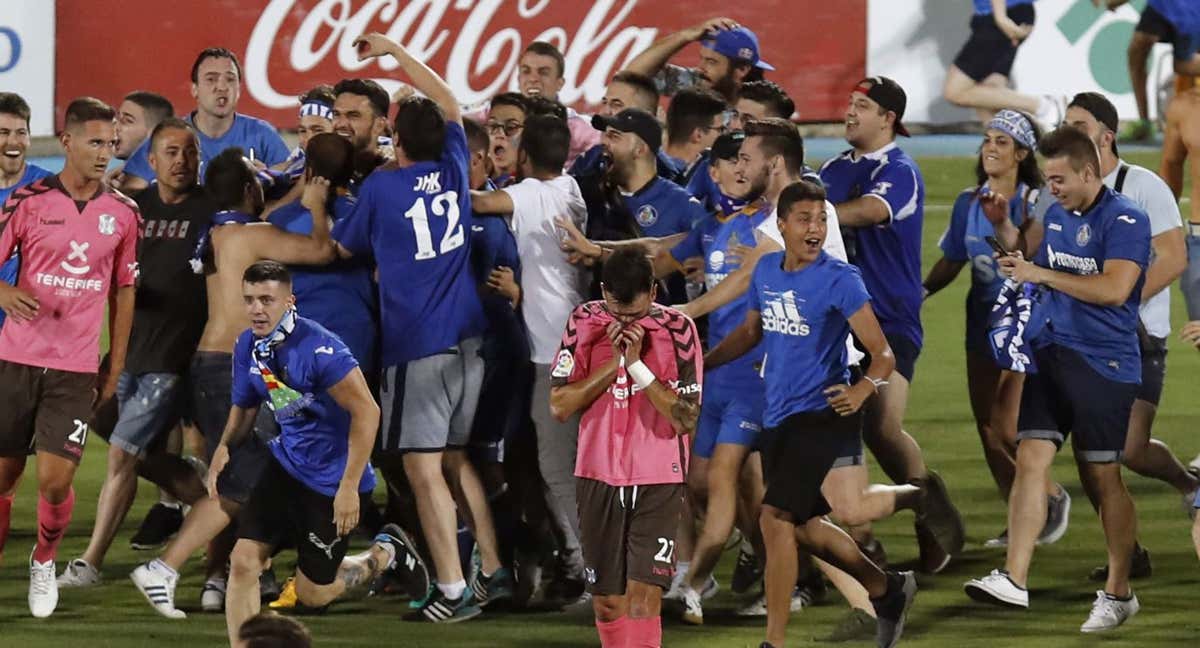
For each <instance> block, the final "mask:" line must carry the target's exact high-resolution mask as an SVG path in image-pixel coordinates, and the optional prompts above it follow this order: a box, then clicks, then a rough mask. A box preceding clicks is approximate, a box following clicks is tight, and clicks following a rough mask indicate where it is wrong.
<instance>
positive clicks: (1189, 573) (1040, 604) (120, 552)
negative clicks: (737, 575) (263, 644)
mask: <svg viewBox="0 0 1200 648" xmlns="http://www.w3.org/2000/svg"><path fill="white" fill-rule="evenodd" d="M1127 159H1128V160H1129V161H1131V162H1136V163H1138V164H1143V165H1146V166H1148V167H1150V168H1151V169H1157V167H1158V156H1157V154H1151V153H1142V154H1134V155H1131V156H1129V157H1128V158H1127ZM918 161H919V163H920V165H921V169H922V171H923V173H924V176H925V181H926V185H927V192H928V195H927V203H928V204H927V206H926V212H925V232H924V242H925V246H924V257H923V263H924V267H925V268H926V269H928V268H929V267H931V266H932V265H933V263H934V262H935V261H936V260H937V259H938V258H939V257H940V253H939V252H938V250H937V241H938V238H939V237H940V236H941V233H942V231H943V230H944V229H945V226H946V222H947V220H948V219H949V215H950V205H951V204H952V203H953V201H954V198H955V196H957V194H958V192H959V191H960V190H962V189H963V188H964V187H967V186H968V185H971V184H973V183H974V172H973V169H974V163H975V161H974V159H973V158H966V157H925V158H919V160H918ZM968 282H969V277H968V272H967V271H964V272H963V273H962V274H961V275H960V276H959V278H958V280H957V281H956V282H955V283H954V284H952V285H951V286H950V287H949V288H947V289H946V290H944V291H943V292H942V293H940V294H938V295H937V296H935V297H934V298H933V299H931V300H930V301H929V302H928V303H927V304H926V306H925V312H924V314H923V319H924V324H925V339H926V342H925V349H924V351H923V353H922V355H921V359H920V362H919V363H918V365H917V374H916V379H915V384H914V386H913V389H912V399H911V402H910V405H909V410H908V416H907V419H906V426H905V427H906V429H907V430H908V431H909V432H910V433H912V435H913V436H914V437H916V439H917V440H918V441H919V442H920V444H921V446H922V448H923V449H924V451H925V457H926V459H927V461H928V463H929V465H930V466H931V467H933V468H935V469H937V470H938V471H940V472H941V473H942V475H943V476H944V477H945V480H946V483H947V485H948V486H949V488H950V491H951V494H952V495H953V497H954V499H955V502H956V503H957V504H958V506H959V508H960V509H961V510H962V512H963V514H964V517H965V519H966V523H967V534H968V544H967V550H966V551H965V553H964V554H963V556H961V557H960V558H959V559H958V560H957V561H955V562H954V563H952V564H951V565H950V567H949V568H948V569H947V570H946V571H945V572H944V573H942V574H940V575H938V576H936V577H924V576H922V577H920V584H921V590H920V592H919V593H918V595H917V599H916V602H915V604H914V606H913V609H912V613H911V615H910V617H909V622H908V626H907V629H906V632H905V636H904V640H903V642H902V645H905V646H914V647H916V646H952V647H956V648H957V647H965V646H974V645H980V644H974V642H975V641H983V642H984V644H982V645H985V646H987V648H1002V647H1009V646H1014V647H1020V648H1033V647H1035V646H1054V647H1070V646H1096V645H1104V646H1109V647H1113V648H1116V647H1118V646H1121V647H1125V646H1131V647H1132V646H1186V645H1197V644H1200V614H1198V613H1197V611H1198V610H1200V587H1197V585H1198V583H1200V562H1198V561H1197V558H1196V555H1195V553H1194V552H1193V550H1192V546H1191V540H1190V536H1189V526H1190V522H1189V520H1188V518H1187V516H1186V515H1185V514H1184V513H1183V511H1182V510H1181V506H1180V498H1179V496H1178V495H1177V494H1176V493H1175V491H1174V490H1173V489H1171V488H1170V487H1168V486H1166V485H1164V484H1161V483H1159V482H1156V481H1151V480H1147V479H1144V478H1141V477H1138V476H1135V475H1133V474H1131V473H1129V472H1128V471H1126V473H1125V474H1126V479H1127V482H1128V484H1129V488H1130V490H1131V491H1132V492H1133V494H1134V499H1135V502H1136V505H1137V511H1138V528H1139V530H1138V535H1139V538H1140V540H1141V542H1142V544H1143V545H1144V546H1145V547H1147V548H1148V549H1149V550H1150V552H1151V554H1152V557H1153V563H1154V575H1153V577H1152V578H1150V579H1147V580H1141V581H1134V589H1135V591H1136V593H1137V595H1138V598H1139V599H1140V600H1141V604H1142V611H1141V613H1140V614H1139V615H1138V616H1136V617H1134V618H1133V619H1132V620H1131V621H1129V622H1128V623H1127V624H1126V625H1125V626H1123V627H1121V628H1119V629H1117V630H1116V631H1114V632H1111V633H1108V634H1105V635H1103V636H1095V635H1092V636H1087V635H1082V634H1080V633H1079V625H1080V624H1081V623H1082V622H1083V621H1084V619H1085V618H1086V617H1087V613H1088V611H1089V609H1090V606H1091V602H1092V600H1093V598H1094V597H1095V590H1096V589H1098V587H1099V586H1098V585H1097V584H1095V583H1091V582H1088V580H1087V574H1088V572H1089V571H1090V570H1091V568H1092V567H1094V566H1096V565H1098V564H1101V563H1103V562H1104V559H1105V550H1104V545H1103V537H1102V534H1101V530H1100V524H1099V520H1098V519H1097V517H1096V515H1095V514H1093V512H1092V510H1091V508H1090V506H1089V505H1088V502H1087V498H1086V497H1085V496H1084V494H1083V491H1082V489H1081V488H1080V485H1079V478H1078V476H1077V474H1076V472H1075V468H1074V464H1073V462H1072V460H1071V457H1070V453H1069V452H1064V453H1060V456H1059V457H1058V460H1057V462H1056V464H1055V477H1056V478H1057V479H1058V480H1059V481H1061V482H1062V483H1063V484H1064V485H1065V486H1066V487H1067V489H1068V490H1069V491H1070V493H1071V495H1072V498H1073V500H1074V506H1073V507H1072V515H1071V527H1070V530H1069V531H1068V532H1067V534H1066V536H1065V537H1064V538H1063V539H1062V540H1061V541H1059V542H1058V543H1057V544H1055V545H1052V546H1049V547H1042V548H1039V549H1038V551H1037V554H1036V556H1035V558H1034V563H1033V568H1032V574H1031V580H1030V585H1031V588H1032V590H1031V596H1030V599H1031V607H1030V609H1029V610H1027V611H1014V610H1004V609H998V608H992V607H985V606H983V605H981V604H977V603H974V602H972V601H970V600H969V599H967V597H966V596H965V595H964V594H963V592H962V583H963V581H965V580H967V579H968V578H972V577H976V576H981V575H983V574H986V573H987V572H988V571H989V570H991V569H992V568H995V567H1000V566H1002V565H1003V560H1004V552H1003V550H999V549H985V548H983V546H982V543H983V541H984V540H985V539H987V538H989V537H992V536H993V535H995V534H996V533H998V532H999V531H1000V530H1001V529H1002V528H1003V527H1004V525H1005V507H1004V504H1003V502H1002V501H1001V499H1000V497H999V495H998V494H997V491H996V488H995V486H994V485H993V483H992V480H991V477H990V475H989V474H988V470H987V466H986V464H985V463H984V460H983V454H982V451H981V449H980V443H979V440H978V436H977V434H976V432H975V427H974V423H973V421H972V418H971V413H970V407H969V405H968V401H967V390H966V374H965V367H964V359H963V337H964V336H963V326H964V315H963V298H964V295H965V293H966V289H967V285H968ZM1184 315H1185V311H1184V309H1183V302H1182V298H1181V297H1180V295H1179V293H1178V289H1177V288H1174V287H1173V288H1172V321H1173V324H1174V328H1175V329H1176V330H1177V329H1178V328H1179V326H1180V325H1181V324H1182V322H1183V321H1184ZM1168 366H1169V371H1168V372H1167V381H1166V389H1165V391H1164V394H1163V399H1162V403H1161V406H1160V410H1159V414H1158V419H1157V421H1156V424H1155V428H1154V433H1155V436H1157V437H1158V438H1160V439H1162V440H1164V441H1166V442H1167V443H1168V444H1169V445H1170V446H1171V448H1172V449H1173V450H1174V451H1175V452H1176V454H1177V455H1178V456H1179V457H1180V458H1181V459H1183V460H1184V461H1185V462H1187V461H1189V460H1190V459H1191V458H1192V457H1194V456H1195V455H1196V453H1197V452H1200V439H1197V438H1196V437H1197V423H1198V422H1200V399H1196V398H1195V396H1193V395H1192V393H1191V388H1192V386H1191V381H1192V380H1196V379H1197V378H1200V352H1197V351H1196V350H1194V349H1191V348H1187V347H1184V346H1183V345H1181V344H1180V343H1179V342H1178V341H1177V340H1176V339H1175V338H1174V337H1172V339H1171V340H1170V353H1169V356H1168ZM105 453H106V446H105V444H104V442H103V441H101V440H99V439H93V440H92V443H91V447H90V449H89V450H88V451H87V453H86V455H85V458H84V461H83V465H82V466H81V469H80V471H79V475H78V478H77V479H76V483H75V488H76V493H77V504H76V508H75V517H74V520H73V521H72V522H71V526H70V528H69V530H68V533H67V537H66V539H65V541H64V542H63V545H62V548H61V549H60V551H59V570H60V571H61V569H62V567H63V565H65V563H66V562H67V561H68V560H70V559H71V558H73V557H76V556H78V555H79V554H80V553H81V552H82V551H83V549H84V547H85V546H86V544H87V538H88V534H89V533H90V531H91V527H92V521H93V518H94V516H95V510H96V508H95V504H96V496H97V494H98V492H99V489H100V484H101V482H102V480H103V476H104V463H105ZM34 475H35V469H34V466H33V465H32V462H31V465H30V466H29V468H28V469H27V471H26V479H25V481H24V483H23V484H22V485H21V488H20V490H19V491H18V494H17V498H16V502H15V504H14V506H13V525H12V534H11V536H10V538H9V540H8V546H7V551H6V554H5V556H4V560H3V563H2V564H0V647H10V646H11V647H25V646H30V647H40V646H47V647H53V648H61V647H63V646H87V647H89V648H90V647H100V646H122V647H124V646H153V647H155V648H162V647H164V646H170V647H171V648H185V647H189V646H213V645H220V644H222V643H224V642H225V636H226V635H225V619H224V616H222V615H213V614H204V613H202V612H200V610H199V598H200V588H201V585H202V584H203V575H202V573H201V560H200V559H199V556H197V557H196V558H195V559H193V560H192V561H191V562H190V563H189V565H188V566H187V568H186V569H185V571H184V572H183V574H182V579H181V581H180V586H179V589H178V591H177V603H178V605H179V606H180V607H181V608H183V609H184V610H186V611H187V612H188V613H189V617H188V619H186V620H183V621H169V620H167V619H164V618H162V617H160V616H158V615H157V614H156V613H155V612H153V611H152V610H151V609H150V607H149V606H148V605H147V604H146V602H145V601H144V600H143V599H142V597H141V595H140V594H139V593H138V592H137V590H136V589H135V588H134V586H133V584H132V583H131V582H130V581H129V579H128V573H129V572H130V571H131V570H132V569H133V568H134V567H135V566H136V565H137V564H138V563H139V562H142V561H145V560H148V559H149V558H150V557H151V556H152V552H134V551H132V550H130V549H129V536H130V535H131V534H132V533H133V530H134V528H135V527H136V525H137V523H138V521H140V519H141V517H142V515H143V514H144V513H145V511H146V509H147V508H148V507H149V505H150V504H151V502H152V501H153V498H154V497H155V489H154V488H153V487H152V486H150V485H149V484H147V483H145V482H143V483H142V484H141V488H140V490H139V496H138V501H137V503H136V504H135V505H134V508H133V511H132V513H131V514H130V516H129V520H127V521H126V524H125V527H124V528H122V530H121V533H120V534H118V536H117V540H116V542H115V544H114V546H113V549H112V551H111V552H110V554H109V557H108V562H107V563H106V564H105V565H104V567H103V570H102V571H103V577H104V584H103V585H101V586H99V587H95V588H91V589H86V590H62V591H61V592H60V601H59V606H58V610H57V612H55V614H54V616H53V617H51V618H49V619H34V618H32V617H30V615H29V611H28V606H27V604H26V592H27V588H28V570H27V568H26V562H25V561H26V556H27V554H28V552H29V550H30V548H31V546H32V544H33V542H34V537H35V534H36V527H35V519H34V517H35V504H36V484H35V480H34ZM872 476H873V477H874V478H875V479H882V472H881V471H879V470H878V468H877V467H875V466H872ZM876 530H877V533H878V534H879V536H880V538H881V539H882V540H883V542H884V543H885V545H886V547H887V550H888V554H889V556H890V557H891V559H892V560H893V561H894V562H896V563H898V564H900V565H903V564H904V563H905V562H907V561H911V560H912V559H914V558H915V557H916V554H917V549H916V543H915V541H914V540H913V537H912V517H911V514H910V513H907V512H904V513H901V514H899V515H897V516H896V517H895V518H894V519H891V520H886V521H884V522H882V523H879V524H877V525H876ZM362 544H364V542H363V541H361V540H360V541H358V545H359V546H361V545H362ZM352 550H357V547H355V548H352ZM733 558H734V556H733V554H732V553H727V554H726V555H725V557H724V559H723V561H722V563H721V567H720V568H719V569H718V573H717V578H718V580H720V581H721V583H722V584H727V583H728V581H729V572H730V570H731V569H732V563H733ZM293 559H294V556H293V555H290V554H286V553H285V554H284V555H282V556H281V559H280V561H279V562H278V564H277V568H276V572H277V573H278V574H280V577H281V579H282V577H283V575H285V574H286V573H288V572H289V571H290V568H291V563H292V560H293ZM742 603H743V601H742V600H741V599H740V598H738V597H734V596H733V595H731V594H730V593H729V592H728V590H727V588H725V589H723V590H722V591H721V593H719V594H718V595H717V596H716V598H714V599H712V600H711V601H709V602H708V603H707V604H706V606H705V623H706V625H704V626H703V627H690V626H685V625H682V624H681V623H680V622H679V621H677V619H678V609H677V608H672V607H670V606H669V605H668V607H667V611H666V612H665V614H664V630H663V643H664V645H666V646H687V647H696V648H708V647H714V648H715V647H717V646H721V647H733V646H736V647H742V646H751V647H754V646H757V645H758V643H759V642H760V641H761V640H762V633H763V626H764V624H765V620H764V619H740V618H738V617H737V616H735V614H734V610H736V609H737V608H738V607H740V605H741V604H742ZM845 610H846V608H845V605H844V603H843V602H842V601H841V599H840V597H838V596H837V594H836V593H833V592H832V590H831V593H830V596H829V597H828V598H827V599H826V600H825V602H824V603H823V604H821V605H818V606H816V607H812V608H809V609H806V610H805V611H803V612H799V613H795V614H793V615H792V617H791V625H790V626H789V634H790V637H791V640H790V642H789V643H788V645H789V646H804V645H823V644H815V643H814V642H813V641H812V637H814V636H816V635H820V634H824V633H826V632H828V630H829V629H830V628H831V626H832V624H834V623H835V622H836V621H837V620H838V619H839V618H840V617H841V616H842V614H843V613H844V612H845ZM407 611H408V606H407V603H405V602H401V601H399V600H395V599H387V598H384V599H369V600H367V599H361V600H353V601H349V602H342V603H337V604H335V605H334V606H333V607H332V608H331V609H330V611H329V612H328V613H327V614H325V615H323V616H318V617H306V618H305V619H304V621H305V623H306V624H308V626H309V628H310V630H311V631H312V634H313V637H314V640H315V641H314V643H315V645H318V646H413V647H419V646H431V647H432V646H436V647H438V648H448V647H458V646H463V647H485V646H487V647H494V646H512V647H517V646H545V647H564V648H565V647H567V646H597V645H599V641H598V639H597V638H596V631H595V627H594V626H593V625H592V617H591V612H590V609H589V608H585V609H580V610H572V611H567V612H549V613H530V612H503V611H496V612H485V614H484V615H483V616H481V617H479V618H478V619H476V620H473V621H470V622H467V623H464V624H458V625H453V626H432V625H428V624H414V623H406V622H404V621H401V620H400V616H401V615H403V614H404V613H405V612H407Z"/></svg>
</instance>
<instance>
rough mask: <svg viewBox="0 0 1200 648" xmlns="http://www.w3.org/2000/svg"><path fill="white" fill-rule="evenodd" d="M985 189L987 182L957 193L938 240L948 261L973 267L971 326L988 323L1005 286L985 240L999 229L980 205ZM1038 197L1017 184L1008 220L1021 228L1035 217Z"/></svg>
mask: <svg viewBox="0 0 1200 648" xmlns="http://www.w3.org/2000/svg"><path fill="white" fill-rule="evenodd" d="M986 192H987V185H986V184H984V185H983V187H982V188H976V187H972V188H970V189H965V190H963V192H962V193H960V194H958V199H956V200H955V201H954V208H953V209H952V210H951V212H950V225H949V226H947V227H946V232H945V233H944V234H942V240H941V241H939V242H938V247H940V248H941V249H942V255H943V256H945V257H946V260H947V261H957V262H959V263H966V264H968V265H969V266H970V268H971V289H970V290H969V291H968V292H967V313H968V315H967V323H968V325H969V326H975V325H977V326H986V325H987V315H988V313H989V312H990V311H991V309H992V304H994V303H996V296H997V295H999V294H1000V288H1001V286H1003V285H1004V277H1003V276H1002V275H1001V274H1000V272H999V271H998V269H997V267H996V259H995V257H994V256H993V254H994V251H993V250H992V246H991V245H988V242H987V241H986V240H985V237H988V236H995V235H996V229H995V228H994V227H993V226H992V223H991V222H990V221H988V219H987V216H986V215H985V214H984V213H983V207H981V206H980V204H979V196H980V195H981V194H982V193H986ZM1036 197H1037V194H1036V193H1034V192H1030V191H1029V189H1028V188H1027V187H1026V186H1025V185H1024V184H1018V185H1017V191H1016V195H1015V196H1013V197H1012V198H1010V199H1009V201H1008V219H1009V220H1010V221H1012V224H1013V225H1015V226H1017V227H1020V226H1021V224H1022V223H1024V222H1025V220H1026V218H1029V217H1030V216H1032V214H1033V205H1034V200H1035V199H1036Z"/></svg>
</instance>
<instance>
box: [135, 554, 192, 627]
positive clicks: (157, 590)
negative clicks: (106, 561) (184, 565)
mask: <svg viewBox="0 0 1200 648" xmlns="http://www.w3.org/2000/svg"><path fill="white" fill-rule="evenodd" d="M129 580H131V581H133V584H134V585H136V586H137V588H138V591H139V592H141V593H142V596H144V597H146V602H148V603H149V604H150V606H151V607H153V608H154V611H155V612H158V613H159V614H161V615H163V616H165V617H167V618H168V619H186V618H187V614H185V613H184V611H183V610H179V609H176V608H175V584H176V583H178V582H179V576H177V575H173V574H166V573H163V570H161V569H156V568H154V567H153V566H151V565H150V564H149V563H147V564H145V565H138V568H137V569H135V570H133V572H132V573H131V574H129Z"/></svg>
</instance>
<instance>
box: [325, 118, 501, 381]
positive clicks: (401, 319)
mask: <svg viewBox="0 0 1200 648" xmlns="http://www.w3.org/2000/svg"><path fill="white" fill-rule="evenodd" d="M468 159H470V153H469V152H468V149H467V137H466V134H465V133H464V132H463V127H462V125H461V124H457V123H453V122H451V123H448V124H446V136H445V141H444V144H443V149H442V154H441V157H440V158H439V159H437V160H431V161H422V162H417V163H415V164H412V165H410V166H407V167H404V168H398V169H377V170H376V171H374V172H373V173H371V175H369V176H367V179H366V180H365V181H364V182H363V185H362V189H361V190H359V194H358V205H357V207H355V209H354V211H353V212H352V213H351V214H350V215H349V216H347V217H345V218H343V219H341V220H340V221H338V222H337V224H335V225H334V226H333V238H334V240H336V241H337V242H338V243H340V244H341V245H342V246H343V247H345V248H346V249H347V250H349V251H350V252H352V253H354V254H355V255H363V256H366V255H370V256H372V257H373V258H374V259H375V262H376V264H377V265H378V268H379V302H380V311H381V314H382V340H383V366H384V367H391V366H395V365H399V364H401V363H405V362H408V361H410V360H416V359H418V358H424V357H426V356H430V355H433V354H435V353H441V352H442V351H445V350H447V349H449V348H451V347H453V346H455V345H456V344H458V343H459V342H460V341H462V340H464V339H466V338H469V337H473V336H476V335H479V334H481V333H482V332H483V329H484V319H483V308H482V306H481V305H480V301H479V295H478V293H477V292H476V287H475V278H474V276H473V275H472V272H471V253H470V232H471V223H472V222H473V221H472V218H471V194H470V191H469V189H470V181H469V176H468V173H467V160H468Z"/></svg>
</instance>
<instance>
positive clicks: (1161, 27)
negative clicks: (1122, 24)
mask: <svg viewBox="0 0 1200 648" xmlns="http://www.w3.org/2000/svg"><path fill="white" fill-rule="evenodd" d="M1136 31H1140V32H1142V33H1143V34H1150V35H1151V36H1155V37H1157V38H1158V42H1160V43H1168V44H1170V45H1171V47H1172V48H1174V50H1175V60H1176V61H1186V60H1188V59H1190V58H1192V55H1193V54H1195V53H1196V49H1197V46H1198V45H1200V42H1198V41H1197V38H1196V36H1193V35H1190V34H1188V33H1186V32H1181V31H1180V30H1179V28H1178V27H1176V26H1175V23H1173V22H1171V21H1170V20H1167V17H1166V16H1164V15H1162V14H1161V13H1159V12H1158V10H1157V9H1155V8H1154V7H1152V6H1150V5H1146V7H1145V8H1144V9H1142V17H1141V19H1140V20H1138V24H1137V28H1136Z"/></svg>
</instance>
